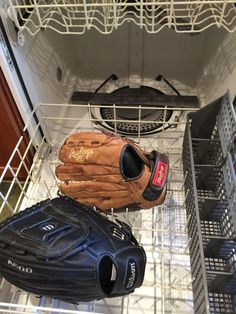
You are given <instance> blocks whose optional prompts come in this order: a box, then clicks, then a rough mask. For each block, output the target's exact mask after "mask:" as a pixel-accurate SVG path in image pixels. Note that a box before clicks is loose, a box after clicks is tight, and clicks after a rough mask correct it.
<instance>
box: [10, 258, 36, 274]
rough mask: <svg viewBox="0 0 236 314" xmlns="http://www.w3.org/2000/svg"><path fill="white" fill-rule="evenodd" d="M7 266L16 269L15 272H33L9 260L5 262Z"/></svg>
mask: <svg viewBox="0 0 236 314" xmlns="http://www.w3.org/2000/svg"><path fill="white" fill-rule="evenodd" d="M7 265H9V266H12V267H14V268H16V269H17V270H20V271H23V272H24V273H32V272H33V270H32V268H30V267H25V266H22V265H19V264H17V263H15V262H13V261H12V260H10V259H9V260H8V261H7Z"/></svg>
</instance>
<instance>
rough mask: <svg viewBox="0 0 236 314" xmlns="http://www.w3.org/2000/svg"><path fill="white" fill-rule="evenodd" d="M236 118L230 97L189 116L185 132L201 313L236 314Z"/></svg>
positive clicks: (195, 278)
mask: <svg viewBox="0 0 236 314" xmlns="http://www.w3.org/2000/svg"><path fill="white" fill-rule="evenodd" d="M235 117H236V115H235V111H234V107H233V104H232V103H231V100H230V95H229V94H228V93H227V94H225V95H224V97H223V98H220V99H218V100H217V101H215V102H214V103H212V104H210V105H208V106H206V107H205V108H202V109H201V110H199V111H198V112H196V113H193V114H189V116H188V121H187V126H186V130H185V136H184V145H183V148H184V149H183V163H184V173H185V176H186V181H185V193H186V212H187V217H188V235H189V240H190V244H189V250H190V259H191V271H192V278H193V299H194V311H195V313H198V314H215V313H227V314H234V313H235V310H236V303H235V300H236V299H235V297H236V267H235V266H236V263H235V261H236V220H235V210H236V203H235V201H234V200H235V198H236V191H235V189H234V187H235V186H234V184H233V183H234V182H235V179H234V177H235V168H232V167H229V164H228V163H229V159H228V154H230V156H231V157H232V158H235V157H233V155H234V153H233V150H234V149H235V143H234V134H235V125H236V118H235ZM206 121H207V124H206ZM232 148H233V149H232ZM231 153H232V155H231ZM230 160H231V159H230ZM230 183H231V184H230Z"/></svg>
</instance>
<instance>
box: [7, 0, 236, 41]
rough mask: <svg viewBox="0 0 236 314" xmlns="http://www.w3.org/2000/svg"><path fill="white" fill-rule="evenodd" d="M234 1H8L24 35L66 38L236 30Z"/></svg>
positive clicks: (8, 7) (10, 9) (11, 12)
mask: <svg viewBox="0 0 236 314" xmlns="http://www.w3.org/2000/svg"><path fill="white" fill-rule="evenodd" d="M235 3H236V2H235V1H233V0H88V1H87V0H7V12H8V15H9V16H10V17H11V19H13V21H14V22H15V24H16V26H17V28H18V29H19V31H20V32H22V31H23V30H27V31H28V32H29V33H30V34H32V35H35V34H36V33H37V32H39V31H40V30H44V29H46V28H50V29H53V30H55V31H57V32H59V33H62V34H82V33H84V32H85V31H86V30H89V29H92V28H94V29H96V30H97V31H99V32H101V33H103V34H109V33H111V32H112V31H114V30H115V29H117V28H118V27H119V26H121V25H122V24H124V23H125V22H133V23H135V24H136V25H138V26H139V27H140V28H144V29H145V30H146V31H147V32H148V33H157V32H159V31H160V30H162V29H163V28H164V27H168V28H171V29H174V30H175V31H176V32H179V33H182V32H183V33H199V32H201V31H203V30H205V29H207V28H209V27H212V26H216V27H218V28H220V27H222V28H224V29H226V30H227V31H229V32H233V31H234V30H235V29H236V7H235Z"/></svg>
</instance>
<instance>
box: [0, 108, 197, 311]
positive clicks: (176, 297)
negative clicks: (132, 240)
mask: <svg viewBox="0 0 236 314" xmlns="http://www.w3.org/2000/svg"><path fill="white" fill-rule="evenodd" d="M93 107H98V106H97V105H96V106H93V105H72V104H39V105H38V106H37V107H36V108H35V110H34V112H33V113H32V114H31V117H30V118H29V121H28V123H27V124H26V126H25V128H24V133H29V135H30V140H29V143H28V146H27V148H26V149H25V151H24V152H22V149H20V147H21V143H22V141H23V140H24V136H22V137H21V138H20V139H19V142H18V143H17V145H16V147H15V149H14V151H13V153H12V155H11V157H10V159H9V161H8V163H7V165H6V167H5V170H4V172H3V173H2V175H1V177H0V190H1V186H2V184H3V183H4V182H5V181H6V180H9V179H8V178H7V177H8V176H9V173H10V174H11V175H12V179H11V181H10V184H9V188H8V190H7V191H5V192H4V193H3V192H1V193H0V205H1V207H0V217H1V218H2V219H4V218H5V217H6V216H10V215H12V214H13V213H16V212H18V211H19V210H23V209H24V208H26V207H28V206H30V205H32V204H34V203H35V202H38V201H41V200H43V199H46V198H52V197H55V196H56V195H57V190H58V189H57V178H56V177H55V174H54V173H55V172H54V171H55V167H56V166H57V165H58V164H59V161H58V151H59V148H60V145H61V144H62V142H63V140H64V139H65V137H67V136H68V135H69V134H70V133H74V132H76V131H85V130H87V131H96V124H94V122H96V118H94V117H93V118H91V115H90V111H91V110H92V109H93ZM119 107H120V106H116V105H112V108H113V110H114V112H115V111H116V110H117V109H118V108H119ZM122 108H124V106H122ZM126 108H127V109H130V108H132V109H136V110H137V109H139V110H140V111H142V108H141V107H140V106H137V107H129V106H126ZM150 108H151V109H152V110H158V109H162V110H163V108H154V107H150ZM169 109H170V108H168V107H165V108H164V110H165V111H166V110H169ZM172 109H173V108H172ZM174 109H178V110H180V109H179V108H174ZM181 110H183V113H182V115H181V119H180V121H179V122H176V125H175V127H174V128H173V127H172V128H168V129H167V130H166V126H167V125H168V122H167V121H164V122H163V121H150V123H151V122H152V123H160V122H161V123H163V128H162V130H161V131H160V132H159V133H158V134H154V135H149V136H146V137H142V136H141V135H140V132H139V133H138V135H137V136H136V137H135V138H134V139H135V140H136V141H137V142H139V143H140V146H141V147H143V148H144V149H146V150H148V151H150V150H152V149H158V150H159V151H161V152H165V153H167V154H168V156H169V159H170V174H169V180H168V191H167V196H166V200H165V202H164V204H162V205H161V206H157V207H154V208H152V209H150V210H140V211H137V212H130V211H129V209H128V208H127V209H126V211H125V212H123V213H119V214H116V213H115V211H113V210H112V211H111V215H110V218H111V219H114V218H115V217H116V216H118V217H119V219H121V220H124V221H126V222H128V223H129V224H130V225H131V226H132V229H133V232H134V234H135V236H136V238H137V239H138V241H139V243H140V244H141V245H143V247H144V249H145V251H146V254H147V267H146V273H145V280H144V284H143V286H142V287H140V288H139V289H136V291H135V293H133V294H131V295H128V296H125V297H121V298H115V299H104V300H100V301H95V302H90V303H81V304H79V305H73V304H67V303H64V302H60V301H58V300H53V299H50V298H45V297H39V296H35V295H32V294H29V293H27V292H24V291H22V290H20V289H18V288H16V287H14V286H13V285H11V284H9V283H8V282H6V281H5V280H4V279H2V281H1V279H0V312H2V313H37V314H38V313H83V312H94V313H112V314H116V313H121V314H123V313H131V314H134V313H135V314H136V313H137V314H139V313H140V314H141V313H145V314H146V313H153V314H159V313H160V314H164V313H181V314H190V313H193V304H192V288H191V286H192V280H191V274H190V260H189V253H188V237H187V232H186V225H187V222H186V215H185V194H184V191H183V186H184V180H185V178H184V177H183V172H182V140H183V134H184V128H185V117H186V113H187V112H188V111H190V110H191V109H190V108H185V109H181ZM34 114H36V115H37V117H38V120H39V122H38V123H37V125H36V127H35V126H34V128H32V125H33V120H34ZM114 116H116V115H114ZM139 116H140V117H142V115H141V114H140V115H139ZM164 116H166V115H164ZM114 122H115V123H118V122H125V120H114ZM135 122H136V123H138V124H139V125H141V124H142V123H147V121H142V120H141V119H139V120H138V121H135ZM34 123H35V122H34ZM34 125H35V124H34ZM32 129H33V131H32ZM29 152H31V154H34V157H33V161H32V163H31V165H30V166H29V165H28V161H27V158H28V157H27V156H28V154H29ZM16 158H17V160H18V161H19V166H18V168H17V169H14V168H13V165H12V163H13V161H14V160H16ZM23 170H24V171H25V172H26V173H27V177H26V179H25V180H24V181H22V180H21V177H20V173H22V171H23ZM15 187H17V188H18V190H19V197H18V199H17V202H15V203H14V204H13V205H12V202H11V196H12V194H13V193H14V188H15ZM1 191H2V190H1Z"/></svg>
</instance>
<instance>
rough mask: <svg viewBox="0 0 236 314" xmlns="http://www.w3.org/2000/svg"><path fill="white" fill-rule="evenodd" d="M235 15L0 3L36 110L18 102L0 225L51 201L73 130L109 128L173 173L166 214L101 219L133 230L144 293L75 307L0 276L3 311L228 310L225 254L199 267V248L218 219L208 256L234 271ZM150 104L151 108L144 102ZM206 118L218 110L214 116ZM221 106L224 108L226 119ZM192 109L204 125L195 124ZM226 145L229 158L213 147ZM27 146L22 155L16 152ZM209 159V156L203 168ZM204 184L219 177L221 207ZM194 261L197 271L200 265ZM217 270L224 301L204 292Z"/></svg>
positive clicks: (216, 10)
mask: <svg viewBox="0 0 236 314" xmlns="http://www.w3.org/2000/svg"><path fill="white" fill-rule="evenodd" d="M235 17H236V7H235V2H234V1H182V2H181V1H172V0H168V1H156V2H154V1H153V2H152V1H137V0H135V1H133V2H132V1H116V0H111V1H109V0H108V1H88V2H85V1H72V0H71V1H69V0H68V1H66V0H56V1H55V0H54V1H33V0H14V1H13V0H9V1H6V2H4V3H3V6H2V8H1V18H2V22H3V25H4V28H5V31H6V33H7V37H8V40H9V42H10V43H11V49H12V51H13V53H14V56H15V59H16V62H17V65H18V67H19V70H20V72H21V76H22V78H23V81H24V84H25V86H26V87H27V90H28V93H29V96H30V99H31V101H32V104H33V106H32V108H31V109H30V108H29V107H28V105H27V104H26V102H25V101H24V100H23V101H22V103H20V104H18V106H19V110H20V112H21V115H22V117H23V119H24V122H25V128H24V130H23V134H24V135H23V136H22V137H21V138H20V139H19V141H18V143H17V145H16V147H15V149H14V151H13V152H12V155H11V156H9V161H8V163H7V165H6V168H5V171H4V172H3V174H2V175H1V177H0V184H1V183H2V182H4V181H5V180H6V177H7V174H9V172H10V173H11V174H12V178H13V179H12V180H11V182H10V185H9V188H8V190H7V191H5V192H4V193H2V192H1V193H0V196H1V203H0V204H1V208H0V213H1V220H2V219H5V218H6V217H7V216H10V215H12V214H13V213H16V212H18V211H20V210H23V209H25V208H26V207H29V206H31V205H33V204H35V203H36V202H38V201H41V200H44V199H46V198H53V197H55V196H57V192H58V186H57V184H58V179H57V178H56V177H55V167H56V166H57V165H58V164H59V159H58V152H59V149H60V146H61V145H62V143H63V141H64V139H65V138H66V137H67V136H68V135H69V134H72V133H74V132H79V131H91V132H94V131H97V130H107V129H108V130H109V131H112V132H114V133H118V134H122V135H125V136H127V137H131V138H132V139H133V140H135V141H136V142H137V143H139V144H140V146H141V147H142V148H144V149H146V150H147V151H151V150H153V149H157V150H158V151H160V152H163V153H166V154H167V155H168V158H169V160H170V171H169V178H168V186H167V195H166V199H165V202H164V203H163V204H162V205H160V206H156V207H154V208H152V209H150V210H140V211H135V212H133V211H129V209H128V208H127V209H126V210H125V211H124V212H122V213H116V212H115V211H113V209H111V214H110V215H109V217H110V219H115V218H116V217H118V218H119V219H120V220H123V221H126V222H128V223H129V224H130V225H131V227H132V230H133V232H134V235H135V236H136V238H137V239H138V242H139V243H140V244H141V245H143V247H144V249H145V251H146V254H147V267H146V273H145V279H144V283H143V286H142V287H140V288H139V289H136V291H135V292H134V293H133V294H130V295H128V296H124V297H119V298H114V299H104V300H100V301H94V302H90V303H80V304H78V305H75V304H68V303H65V302H62V301H58V300H52V299H50V298H45V297H40V296H36V295H33V294H29V293H27V292H25V291H22V290H20V289H18V288H16V287H14V286H13V285H10V284H9V283H8V282H7V281H6V280H4V279H3V278H2V279H1V282H0V287H1V289H0V312H2V313H83V312H93V313H157V314H159V313H162V314H163V313H181V314H185V313H186V314H187V313H189V314H190V313H204V314H205V313H207V314H211V313H229V314H230V313H234V312H235V286H236V284H235V281H234V280H235V278H234V276H233V275H232V274H234V273H235V268H234V267H231V269H230V270H229V269H228V268H223V266H224V265H223V266H222V263H223V264H224V258H223V257H222V256H221V258H219V259H218V260H217V263H218V264H216V261H215V260H214V259H213V260H212V257H211V256H210V255H209V257H207V256H204V254H205V253H204V252H205V248H206V245H207V244H209V241H208V242H207V241H206V239H208V240H209V237H210V236H212V233H213V238H217V230H218V229H217V226H218V225H219V221H220V220H221V219H223V218H224V219H226V220H224V219H223V220H224V221H225V225H226V226H228V227H227V228H228V229H227V228H226V229H227V232H228V230H229V233H230V236H229V238H227V239H225V238H226V236H227V235H228V234H224V237H223V238H222V237H221V238H220V240H219V241H221V242H216V245H219V243H221V244H222V241H223V240H225V241H226V240H227V241H226V242H224V243H226V246H227V248H228V251H227V252H229V250H230V254H231V255H230V258H229V259H230V261H231V262H232V263H231V264H230V265H234V259H235V255H234V251H235V248H236V247H235V242H234V241H235V238H234V237H235V234H234V226H233V223H232V221H234V216H233V218H232V217H231V212H233V210H232V208H235V206H236V205H235V204H236V201H235V199H233V197H235V178H233V179H232V180H231V181H230V180H227V178H229V173H230V174H231V175H232V174H233V173H234V170H232V163H233V165H234V160H233V159H232V158H231V157H232V156H233V153H232V152H231V151H232V147H233V145H234V144H235V143H234V142H232V141H231V140H232V136H233V135H234V134H235V133H236V123H235V124H234V122H235V121H236V120H235V112H234V107H233V104H232V101H233V98H234V97H235V92H236V84H235V78H236V61H235V60H236V35H235V33H234V30H235V28H236V18H235ZM227 90H228V94H226V92H227ZM88 93H90V94H88ZM91 95H92V96H93V98H92V100H91V101H90V100H89V97H91ZM223 95H225V96H224V98H219V97H222V96H223ZM168 96H169V98H168ZM83 97H84V98H83ZM99 97H100V98H99ZM109 97H110V98H109ZM155 97H156V98H155ZM171 97H172V98H171ZM188 97H189V98H188ZM153 98H155V99H157V100H158V104H156V103H154V104H153V103H152V101H151V100H152V99H153ZM96 99H97V100H96ZM127 99H130V100H131V101H130V102H129V101H127ZM217 99H218V101H216V102H215V103H214V101H215V100H217ZM95 100H96V101H95ZM99 100H100V103H99ZM111 100H112V101H111ZM116 100H117V101H116ZM161 101H162V103H161ZM209 103H211V104H210V105H209V106H207V105H208V104H209ZM204 108H213V109H212V111H209V112H210V113H209V112H208V111H207V109H206V111H204ZM222 108H228V110H229V111H230V114H231V115H230V118H228V116H227V114H228V115H229V113H228V112H226V113H225V112H223V111H222V110H223V109H222ZM200 109H201V110H200ZM199 110H200V111H199ZM202 110H203V111H202ZM196 111H197V112H203V113H200V114H199V115H195V116H194V112H196ZM226 116H227V117H226ZM194 117H195V118H194ZM206 117H207V119H206ZM212 119H213V120H212ZM214 119H215V120H214ZM211 120H212V121H211ZM225 125H226V129H227V125H232V128H230V127H229V130H228V129H227V130H225V128H224V127H223V126H225ZM194 128H195V129H194ZM207 128H208V129H209V130H208V132H206V133H204V130H205V129H207ZM196 129H197V130H198V131H199V132H197V131H196ZM194 132H195V133H194ZM225 133H227V134H229V137H230V143H231V142H232V143H231V144H230V145H231V146H232V147H231V146H230V145H228V144H227V145H225V147H224V146H223V147H222V145H224V144H222V143H226V140H225V138H224V135H225ZM25 138H27V139H28V145H27V147H26V148H25V149H24V151H22V149H21V145H22V142H23V141H24V139H25ZM199 143H200V144H199ZM206 143H207V144H206ZM199 147H200V148H199ZM204 147H205V148H204ZM206 147H208V148H209V150H206ZM229 147H230V148H229ZM199 152H200V153H201V154H203V153H205V154H206V161H205V160H204V158H202V159H201V160H200V159H197V157H199V154H200V153H199ZM231 153H232V154H231ZM203 155H204V154H203ZM208 155H209V158H208V159H207V156H208ZM30 156H33V157H32V162H31V163H30V165H29V162H28V160H29V159H30V158H31V157H30ZM196 156H197V157H196ZM212 156H217V157H215V158H216V159H214V158H213V159H211V157H212ZM217 158H218V159H217ZM229 158H231V159H229ZM14 159H17V160H18V161H19V167H18V169H17V170H13V168H12V161H13V160H14ZM228 160H231V163H230V164H229V166H228V164H227V162H228ZM200 161H202V163H203V165H202V164H201V162H200ZM226 161H227V162H226ZM204 162H205V163H204ZM209 164H210V165H213V166H215V167H216V169H218V172H217V174H216V176H215V177H214V175H212V176H213V177H211V172H203V171H202V170H201V169H202V168H204V169H205V168H207V167H208V168H210V166H209ZM217 167H218V168H217ZM208 168H207V169H208ZM219 168H220V170H219ZM221 168H222V169H221ZM199 169H200V170H199ZM210 169H212V168H210ZM214 169H215V168H214ZM22 170H23V171H25V172H26V173H27V178H26V179H25V180H24V181H22V180H21V178H20V173H21V171H22ZM204 171H205V170H204ZM214 171H215V170H214ZM214 171H213V174H214V173H215V172H214ZM219 171H221V172H220V175H219ZM202 173H203V175H204V176H203V177H204V178H205V180H206V178H210V179H211V178H212V180H213V181H214V180H215V182H218V181H217V180H216V179H217V178H218V177H219V178H220V179H219V180H220V181H219V182H223V183H222V184H223V185H224V182H226V186H223V187H222V185H220V187H218V186H217V189H218V190H219V191H220V192H219V195H218V194H217V197H218V198H219V199H220V200H219V204H220V205H219V204H218V203H217V205H216V202H217V200H218V198H217V200H216V197H215V196H214V197H209V195H207V197H208V198H207V197H205V194H204V192H201V193H202V194H201V195H200V196H199V195H198V194H197V193H198V192H196V191H199V190H201V188H199V184H200V183H199V182H200V181H199V180H200V179H201V175H202ZM217 175H218V177H217ZM199 178H200V179H199ZM210 179H209V180H210ZM227 182H230V184H228V185H227ZM15 186H17V188H18V190H19V197H18V199H17V202H16V203H15V204H14V206H12V205H11V203H10V198H11V195H12V193H13V190H14V187H15ZM211 187H212V186H211ZM204 189H205V190H207V188H206V187H204V188H203V189H202V190H204ZM202 190H201V191H202ZM205 190H204V191H205ZM207 191H208V190H207ZM203 194H204V195H203ZM202 195H203V196H202ZM210 196H211V195H210ZM227 198H228V199H229V201H231V204H230V205H228V203H227V205H226V207H227V210H224V208H223V207H222V206H223V205H222V204H224V202H226V200H225V199H227ZM206 199H207V201H206ZM212 199H213V201H212ZM214 206H215V207H216V208H217V210H218V209H219V208H220V209H221V216H219V215H218V216H217V215H216V216H217V217H216V216H214V217H216V218H214V219H215V220H214V221H216V222H217V223H212V225H211V223H210V222H209V221H211V218H209V217H208V218H207V219H206V218H204V219H203V221H204V223H205V224H203V223H201V222H200V218H201V219H202V216H201V215H199V212H201V211H202V209H204V208H210V207H211V208H212V207H214ZM217 206H218V207H217ZM222 208H223V210H222ZM212 212H214V211H213V209H212ZM219 212H220V210H219ZM217 213H218V212H217ZM225 213H226V214H225ZM200 216H201V217H200ZM193 217H194V218H193ZM222 217H223V218H222ZM229 217H230V218H229ZM194 219H195V220H194ZM217 219H218V220H217ZM214 226H216V227H214ZM204 230H205V234H204ZM209 230H210V231H209ZM214 232H215V233H214ZM227 232H226V233H227ZM202 234H203V240H202ZM199 235H200V237H199ZM204 236H205V237H204ZM193 238H194V241H195V242H193V240H192V239H193ZM204 239H205V242H204ZM222 239H223V240H222ZM206 242H207V243H206ZM201 243H203V244H204V245H203V244H201ZM196 248H197V250H198V253H199V254H198V253H196V251H194V249H195V250H196ZM208 248H209V246H208ZM229 248H230V249H229ZM194 254H195V255H194ZM190 255H191V256H194V258H195V260H196V264H197V263H198V265H200V266H197V267H196V265H195V264H194V260H193V259H191V257H190ZM204 258H205V259H204ZM207 258H208V259H207ZM227 261H228V260H227ZM207 262H208V264H207ZM212 263H213V264H214V263H215V264H214V267H215V268H214V267H211V265H212ZM206 265H208V266H209V265H210V266H209V267H208V269H207V271H208V274H210V277H209V276H208V277H206V276H205V275H204V274H205V272H206ZM220 266H221V267H222V268H220ZM191 268H192V272H191ZM193 269H194V271H195V275H196V277H195V275H194V272H193ZM217 270H220V275H222V276H223V275H224V278H226V277H227V276H228V277H229V275H232V278H233V279H232V280H233V281H232V285H231V286H230V287H231V288H232V287H233V288H232V289H231V288H229V289H231V290H228V293H223V292H221V290H220V289H218V290H217V292H215V293H212V294H208V292H209V291H210V292H209V293H211V290H209V291H206V289H207V287H208V288H209V281H210V280H211V279H212V278H213V277H214V276H215V275H216V274H215V271H217ZM196 271H197V274H196ZM197 276H200V277H199V278H200V279H199V281H198V279H197V280H196V278H198V277H197ZM228 277H227V278H228ZM230 278H231V277H230ZM213 279H215V277H214V278H213ZM201 289H202V291H201ZM202 292H203V293H202ZM196 294H197V295H196ZM202 294H203V296H202ZM201 298H202V299H201ZM199 299H201V301H199ZM202 300H204V301H202ZM198 302H200V303H199V304H198Z"/></svg>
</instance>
